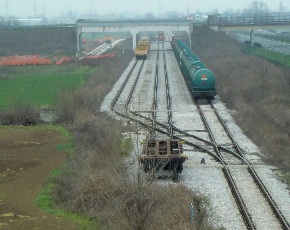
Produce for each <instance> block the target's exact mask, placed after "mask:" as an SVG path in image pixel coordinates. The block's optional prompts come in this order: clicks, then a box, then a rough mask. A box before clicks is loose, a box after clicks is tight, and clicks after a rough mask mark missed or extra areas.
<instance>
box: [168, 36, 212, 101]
mask: <svg viewBox="0 0 290 230" xmlns="http://www.w3.org/2000/svg"><path fill="white" fill-rule="evenodd" d="M171 45H172V48H173V51H174V54H175V57H176V59H177V61H178V63H179V65H180V68H181V71H182V73H183V75H184V77H185V80H186V82H187V84H188V86H189V90H190V93H191V94H192V95H193V97H194V99H209V100H212V99H214V96H215V95H216V94H217V92H216V87H215V76H214V74H213V73H212V72H211V71H210V70H209V69H208V68H207V66H206V65H205V64H204V63H203V62H202V61H201V60H200V59H199V58H198V57H197V56H196V55H195V54H194V53H193V52H192V51H191V50H190V49H189V47H188V46H187V45H186V44H185V43H184V42H183V41H182V39H181V37H179V36H173V37H172V42H171Z"/></svg>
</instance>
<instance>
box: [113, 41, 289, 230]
mask: <svg viewBox="0 0 290 230" xmlns="http://www.w3.org/2000/svg"><path fill="white" fill-rule="evenodd" d="M154 52H156V57H155V59H156V62H154V63H155V64H153V66H149V69H150V71H151V72H153V75H154V84H149V83H148V84H147V86H146V87H147V88H146V89H147V90H150V87H152V88H153V91H152V98H153V99H152V101H151V102H148V103H147V104H151V106H150V107H151V111H149V114H150V116H146V115H144V111H142V109H140V108H139V109H135V108H136V98H137V94H138V87H139V86H138V82H140V81H145V79H144V77H143V79H142V80H140V78H141V75H142V74H141V73H142V71H143V75H144V74H145V75H146V72H147V71H148V69H147V70H145V69H144V63H145V61H135V62H134V64H133V65H132V66H131V69H130V70H129V71H128V73H127V76H126V78H125V80H124V81H123V83H122V85H121V87H120V88H119V90H118V92H117V94H116V95H115V96H114V98H113V99H112V101H111V105H110V109H111V111H114V112H115V113H116V114H118V115H119V116H122V117H124V118H126V119H128V120H130V121H133V122H135V123H138V124H140V125H142V126H143V127H145V129H147V130H150V133H151V136H154V137H170V138H179V139H181V140H183V141H184V142H185V143H186V144H187V145H188V146H189V148H191V150H198V151H201V152H204V153H207V154H209V155H210V156H212V157H213V158H214V159H215V160H216V161H217V162H220V163H221V164H222V166H223V169H222V171H223V173H224V175H225V177H226V179H227V182H228V184H229V186H230V188H231V191H232V194H233V197H234V199H235V200H236V203H237V205H238V207H239V210H240V212H241V214H242V216H243V219H244V221H245V224H246V226H247V228H248V229H286V230H289V229H290V228H289V224H288V223H287V221H286V219H285V217H284V216H283V214H282V213H281V211H280V210H279V207H278V205H277V204H276V203H275V201H274V200H273V199H272V197H271V195H270V193H269V192H268V191H267V188H266V187H265V186H264V185H263V182H262V180H261V179H260V178H259V177H258V175H257V173H256V172H255V170H254V168H253V166H252V165H251V164H250V162H248V160H247V159H246V157H245V156H244V154H243V152H242V150H241V148H240V147H239V145H238V143H237V142H236V141H235V139H234V137H233V135H232V134H231V131H230V130H229V128H228V127H227V126H226V124H225V122H224V121H223V120H222V118H221V116H220V115H219V113H218V111H217V110H216V109H215V107H214V106H213V105H212V104H211V103H207V104H204V105H199V104H198V103H197V104H196V108H193V109H192V111H193V113H194V116H196V117H197V116H199V118H196V120H198V121H199V122H197V124H195V125H196V126H197V127H195V129H194V130H193V131H194V133H193V131H192V130H189V131H188V130H186V129H185V127H180V126H179V125H178V119H179V115H180V114H179V112H173V113H172V111H173V108H175V105H176V102H174V100H173V101H172V100H171V98H172V96H171V95H170V90H172V92H175V90H174V83H173V82H172V79H171V78H168V76H169V74H168V72H169V73H170V72H171V71H172V69H170V68H168V66H167V63H166V52H169V51H166V52H165V51H164V47H163V48H162V50H160V47H158V49H157V50H156V51H154ZM170 52H172V51H170ZM152 56H154V55H152ZM147 67H148V66H147ZM150 71H149V72H150ZM161 76H163V77H161ZM171 86H172V89H171V88H170V87H171ZM146 89H145V90H146ZM139 90H140V89H139ZM143 90H144V89H143ZM128 92H129V93H128ZM175 93H176V92H175ZM148 99H149V98H148ZM148 101H150V99H149V100H148ZM165 101H166V103H164V102H165ZM137 104H138V103H137ZM137 107H138V106H137ZM139 107H140V106H139ZM145 107H146V106H145ZM177 110H178V109H177ZM196 111H197V112H198V113H196ZM146 113H147V114H148V111H146ZM197 114H198V115H197ZM175 123H176V124H177V125H174V124H175ZM181 126H182V125H181ZM216 130H218V131H216ZM197 132H198V134H200V135H196V133H197ZM221 132H222V134H221ZM241 178H242V179H241ZM248 184H250V187H251V189H253V190H255V194H257V196H256V197H251V196H249V195H248V194H247V190H245V189H244V188H245V187H246V186H247V185H248ZM255 200H259V202H258V204H257V203H256V202H255ZM255 203H256V204H257V205H259V209H257V208H256V206H255V205H254V204H255ZM265 220H267V221H265ZM265 226H266V228H265ZM269 226H270V228H269Z"/></svg>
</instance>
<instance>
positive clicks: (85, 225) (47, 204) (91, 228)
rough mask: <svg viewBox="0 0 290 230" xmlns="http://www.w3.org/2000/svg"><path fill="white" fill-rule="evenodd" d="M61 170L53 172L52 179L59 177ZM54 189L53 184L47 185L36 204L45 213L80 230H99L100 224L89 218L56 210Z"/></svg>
mask: <svg viewBox="0 0 290 230" xmlns="http://www.w3.org/2000/svg"><path fill="white" fill-rule="evenodd" d="M59 173H60V172H59V170H58V169H56V170H54V171H53V172H51V177H54V176H57V175H59ZM53 189H54V185H53V184H52V183H49V184H47V185H46V186H45V187H44V189H43V190H42V192H41V193H40V194H39V195H38V197H37V200H36V204H37V205H38V206H39V207H40V208H41V209H43V210H44V211H46V212H48V213H50V214H53V215H56V216H59V217H61V218H64V219H67V220H70V221H72V222H74V223H76V224H77V225H78V228H79V229H85V230H96V229H99V227H98V224H97V223H96V222H95V221H93V220H91V219H90V218H89V217H86V216H81V215H77V214H74V213H71V212H67V211H64V210H60V209H56V208H54V207H53V202H52V199H51V196H50V194H51V192H52V191H53Z"/></svg>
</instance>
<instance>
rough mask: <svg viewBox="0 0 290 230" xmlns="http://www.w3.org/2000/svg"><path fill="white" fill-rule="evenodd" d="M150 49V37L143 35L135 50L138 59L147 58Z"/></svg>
mask: <svg viewBox="0 0 290 230" xmlns="http://www.w3.org/2000/svg"><path fill="white" fill-rule="evenodd" d="M149 50H150V41H149V38H148V37H141V38H140V40H139V41H138V43H137V46H136V48H135V50H134V55H135V57H136V58H137V59H146V58H147V56H148V53H149Z"/></svg>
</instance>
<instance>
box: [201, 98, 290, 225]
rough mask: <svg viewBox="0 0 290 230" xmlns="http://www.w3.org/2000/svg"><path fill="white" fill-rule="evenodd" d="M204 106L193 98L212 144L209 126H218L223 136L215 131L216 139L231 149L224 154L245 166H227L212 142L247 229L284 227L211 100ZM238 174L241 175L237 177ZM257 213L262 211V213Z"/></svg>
mask: <svg viewBox="0 0 290 230" xmlns="http://www.w3.org/2000/svg"><path fill="white" fill-rule="evenodd" d="M204 107H205V108H206V112H205V108H202V106H201V105H200V104H199V102H198V101H197V108H198V111H199V113H200V116H201V117H202V120H203V123H204V125H205V127H206V128H207V130H208V133H209V136H210V139H211V141H212V142H213V143H216V137H217V135H214V133H213V132H212V126H213V125H214V126H217V125H218V126H221V127H222V128H223V130H224V134H225V135H220V133H221V132H219V137H220V136H222V137H221V138H220V139H219V141H220V142H221V143H225V144H227V145H228V144H229V140H230V141H231V143H230V146H231V148H232V149H227V151H228V153H231V154H232V155H234V156H235V157H237V158H239V160H240V161H242V163H244V165H245V167H239V168H236V167H229V161H228V159H227V158H226V157H225V156H223V155H222V153H221V151H220V150H221V149H220V148H218V147H217V145H216V144H215V145H214V146H215V147H214V149H215V152H216V154H217V155H218V157H219V158H220V160H221V163H222V164H223V166H224V167H223V172H224V174H225V177H226V178H227V181H228V183H229V186H230V188H231V190H232V193H233V195H234V197H235V200H236V201H237V203H238V205H239V209H240V211H241V213H242V215H243V217H244V219H245V222H246V224H247V227H248V228H249V229H287V230H288V229H289V225H288V223H287V221H286V219H285V217H284V216H283V214H282V213H281V211H280V210H279V207H278V206H277V204H276V203H275V201H274V200H273V198H272V197H271V195H270V194H269V192H268V191H267V189H266V187H265V186H264V184H263V182H262V180H261V179H260V178H259V176H258V175H257V173H256V172H255V170H254V168H253V167H252V165H251V164H250V162H248V160H247V159H246V158H245V156H244V154H243V153H242V151H241V149H240V147H239V145H238V143H237V142H236V141H235V140H234V137H233V135H232V134H231V132H230V130H229V129H228V127H227V126H226V124H225V122H224V121H223V120H222V118H221V117H220V116H219V114H218V112H217V110H216V109H215V107H214V106H213V104H212V103H211V102H208V104H207V105H206V106H204ZM210 109H211V111H210ZM205 113H211V114H212V115H214V117H215V118H213V117H210V119H209V116H208V115H205ZM217 121H218V122H217ZM217 123H218V124H217ZM221 127H218V129H219V130H220V128H221ZM215 128H216V127H215ZM225 136H227V138H226V137H225ZM222 150H225V149H222ZM234 151H235V152H234ZM239 174H240V175H242V176H239ZM241 178H242V179H241ZM245 183H246V184H245ZM249 184H250V187H251V188H252V189H253V190H255V191H256V192H255V194H256V196H255V197H251V196H249V195H248V193H247V190H245V189H244V188H245V187H247V186H249ZM246 185H247V186H246ZM261 214H263V216H262V215H261ZM261 216H262V217H261Z"/></svg>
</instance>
